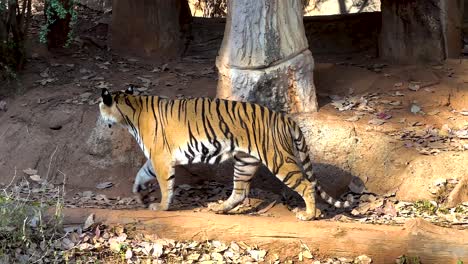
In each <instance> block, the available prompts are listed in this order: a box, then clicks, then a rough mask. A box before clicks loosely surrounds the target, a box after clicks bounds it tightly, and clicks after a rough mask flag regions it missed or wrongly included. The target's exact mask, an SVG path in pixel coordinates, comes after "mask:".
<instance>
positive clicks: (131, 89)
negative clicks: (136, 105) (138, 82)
mask: <svg viewBox="0 0 468 264" xmlns="http://www.w3.org/2000/svg"><path fill="white" fill-rule="evenodd" d="M133 91H134V90H133V85H130V86H128V88H127V90H125V93H126V94H130V95H133Z"/></svg>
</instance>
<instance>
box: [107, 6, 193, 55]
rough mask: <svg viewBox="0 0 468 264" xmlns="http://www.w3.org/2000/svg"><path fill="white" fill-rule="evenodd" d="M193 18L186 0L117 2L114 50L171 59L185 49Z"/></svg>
mask: <svg viewBox="0 0 468 264" xmlns="http://www.w3.org/2000/svg"><path fill="white" fill-rule="evenodd" d="M191 21H192V15H191V12H190V7H189V5H188V2H187V0H140V1H128V0H114V1H113V5H112V40H111V46H112V49H113V50H116V51H120V52H122V53H126V54H131V55H139V56H145V57H151V58H162V59H171V58H175V57H178V56H180V55H181V54H182V53H183V51H184V50H185V46H186V42H187V41H188V40H189V36H190V24H191Z"/></svg>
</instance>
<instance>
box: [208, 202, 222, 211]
mask: <svg viewBox="0 0 468 264" xmlns="http://www.w3.org/2000/svg"><path fill="white" fill-rule="evenodd" d="M208 210H210V211H213V212H215V213H218V214H222V213H224V212H225V210H224V203H217V202H213V203H209V204H208Z"/></svg>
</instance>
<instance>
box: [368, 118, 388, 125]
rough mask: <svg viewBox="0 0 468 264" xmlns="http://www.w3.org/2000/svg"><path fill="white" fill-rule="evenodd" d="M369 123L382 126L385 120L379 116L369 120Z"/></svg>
mask: <svg viewBox="0 0 468 264" xmlns="http://www.w3.org/2000/svg"><path fill="white" fill-rule="evenodd" d="M368 124H369V125H376V126H381V125H383V124H385V120H382V119H378V118H373V119H371V120H369V122H368Z"/></svg>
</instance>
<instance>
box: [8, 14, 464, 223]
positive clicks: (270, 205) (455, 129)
mask: <svg viewBox="0 0 468 264" xmlns="http://www.w3.org/2000/svg"><path fill="white" fill-rule="evenodd" d="M87 19H88V20H87V21H83V20H81V22H80V24H79V31H78V32H79V34H78V35H79V36H80V35H81V36H88V37H89V36H92V37H93V38H92V41H89V38H87V37H82V38H80V39H78V40H77V41H76V43H75V44H74V45H73V47H72V48H70V49H64V50H61V51H54V52H51V51H48V50H47V49H46V48H44V47H43V46H41V45H38V44H37V43H36V41H35V40H33V41H32V44H31V51H30V56H29V59H28V64H27V66H26V69H25V71H24V72H23V73H21V75H20V76H18V80H17V81H12V82H10V83H4V84H2V89H1V90H0V92H1V93H2V94H0V102H5V103H4V104H2V105H1V106H2V109H0V183H1V184H3V185H6V184H8V183H9V182H10V181H11V180H12V179H13V178H16V179H19V178H23V177H25V178H27V179H28V180H29V181H31V179H29V178H28V177H29V176H30V175H31V174H30V175H28V174H25V173H24V172H23V170H25V169H28V168H31V169H34V170H37V172H35V173H34V174H37V175H40V177H41V180H47V182H49V183H51V184H53V185H60V184H62V183H63V182H65V187H66V194H67V199H68V206H69V207H102V208H106V207H107V208H131V209H136V208H140V209H141V207H140V206H139V205H137V204H136V202H135V201H134V200H133V199H132V194H131V186H132V182H133V179H134V176H135V174H136V172H137V170H138V168H139V166H141V165H142V164H143V162H144V157H143V155H142V153H141V151H140V150H139V148H138V146H137V145H136V144H135V143H134V140H133V138H131V136H130V135H129V134H128V132H127V131H124V130H123V129H118V128H117V129H114V128H113V129H108V128H106V127H103V126H102V124H100V122H99V119H98V115H99V111H98V106H97V104H98V102H99V97H100V88H109V89H111V90H121V89H125V88H126V87H127V85H129V84H133V85H135V86H136V87H138V91H139V92H141V93H147V94H156V95H164V96H167V97H170V98H180V97H198V96H209V97H215V96H216V82H217V80H216V79H217V73H216V68H215V66H214V59H215V58H214V56H213V54H215V52H214V50H215V49H216V45H215V44H211V45H208V47H206V52H205V53H203V52H202V53H200V52H199V53H196V54H193V53H189V54H186V55H185V56H184V57H183V58H182V59H180V60H177V61H170V62H154V61H151V60H143V59H138V58H127V57H123V56H120V55H117V54H113V53H112V52H111V51H108V50H106V49H105V48H103V49H102V48H100V46H101V44H102V43H105V38H106V37H107V25H106V23H97V22H98V21H101V22H102V19H101V17H98V16H96V14H95V13H93V12H91V11H89V14H87ZM36 30H37V27H36ZM200 42H202V41H200ZM315 59H316V71H315V76H316V79H315V82H316V88H317V93H318V95H319V105H320V110H319V112H318V113H316V114H312V115H302V116H299V117H298V119H299V120H306V121H305V125H304V126H305V130H306V134H308V135H311V136H310V137H311V138H312V139H311V140H312V142H313V144H314V146H311V149H312V150H316V151H315V152H314V153H313V154H314V157H315V158H316V162H317V163H318V164H317V169H316V173H317V175H318V178H319V180H323V181H324V182H326V183H327V184H326V185H327V186H326V187H327V188H330V189H332V190H331V192H332V193H334V194H337V195H339V194H341V193H343V192H344V191H346V189H347V187H346V186H347V185H348V183H349V182H350V181H353V179H356V181H357V183H356V184H355V185H356V186H358V185H363V184H364V185H365V186H366V188H367V191H365V192H363V191H362V189H361V191H360V194H361V196H359V197H362V195H363V194H366V195H375V196H376V197H379V196H382V197H385V199H386V198H388V197H393V199H396V198H395V195H396V197H397V198H398V199H401V200H411V199H412V200H417V199H421V198H426V199H427V198H428V197H432V196H433V195H436V194H438V190H435V191H433V192H432V193H431V188H438V187H437V186H438V185H437V181H439V185H440V182H442V183H441V184H442V185H443V186H449V187H447V188H445V189H444V191H445V193H443V194H440V195H441V196H443V198H441V199H442V200H440V202H446V201H447V199H449V197H448V196H449V195H450V192H451V191H452V190H453V189H454V188H455V189H456V188H458V189H459V190H458V193H457V194H456V195H455V196H457V197H455V198H453V197H452V199H455V200H456V201H457V202H458V203H459V204H461V203H462V202H466V201H467V195H466V193H468V192H466V190H467V188H468V187H467V186H468V183H466V178H467V177H468V173H467V168H468V166H467V165H468V130H467V129H468V78H467V77H466V76H467V73H468V60H466V59H459V60H448V61H447V62H445V63H444V64H441V65H406V66H401V65H389V64H386V63H385V62H382V61H379V60H378V59H376V58H374V57H373V56H372V55H369V54H349V55H346V56H334V57H326V56H323V55H322V56H320V57H316V58H315ZM370 109H371V110H372V111H371V110H370ZM307 120H308V121H307ZM310 120H317V121H316V122H317V124H325V125H323V126H321V125H320V126H319V125H315V126H314V125H312V128H310V126H308V125H307V122H311V121H310ZM344 128H349V130H346V129H345V130H343V131H341V132H340V129H344ZM336 131H338V132H337V133H338V134H337V139H335V140H334V141H333V140H331V139H330V138H333V137H334V134H333V133H334V132H336ZM349 131H354V132H353V133H356V134H358V135H359V137H355V135H354V136H353V135H350V134H346V133H349ZM327 133H328V134H327ZM341 137H343V138H342V139H343V141H347V140H356V138H359V139H358V140H360V141H362V142H363V143H362V144H360V145H359V146H356V147H355V148H356V149H358V151H359V153H356V152H353V151H352V150H349V149H346V148H354V147H353V145H346V147H345V149H344V150H343V149H342V148H341V147H340V146H342V145H340V144H337V143H336V141H338V140H341ZM381 138H385V139H386V140H385V141H384V142H385V144H386V145H382V146H378V145H379V144H381V142H382V141H379V139H381ZM366 142H367V143H366ZM310 144H311V142H309V145H310ZM351 156H353V157H352V160H351V159H350V157H351ZM374 156H375V157H374ZM380 157H383V158H380ZM340 164H341V165H340ZM343 164H345V165H343ZM364 174H367V175H364ZM176 175H177V177H176V179H177V185H179V188H178V191H177V196H176V200H175V202H174V205H173V207H172V209H173V210H191V211H206V210H205V206H206V203H207V202H210V201H216V200H219V199H222V198H224V197H226V196H227V195H228V194H229V191H230V189H229V188H231V187H230V181H231V177H232V176H231V175H232V164H230V163H227V164H224V165H222V166H221V167H220V168H214V167H207V166H194V167H190V168H188V167H179V168H177V170H176ZM354 176H357V177H354ZM334 177H337V178H339V179H343V178H347V180H334V179H335V178H334ZM31 182H32V184H36V183H35V181H34V180H32V181H31ZM462 185H463V186H464V187H463V186H462ZM415 186H416V187H415ZM457 186H458V187H457ZM460 186H462V187H460ZM439 187H440V186H439ZM253 188H254V190H253V193H252V197H253V199H252V201H251V202H252V203H253V204H256V205H258V204H262V206H260V207H259V208H260V209H258V208H257V209H255V210H260V213H258V214H265V213H267V214H268V216H269V217H268V218H266V220H265V223H267V222H268V221H269V219H271V217H274V218H275V219H277V220H278V221H280V220H282V219H290V220H289V221H295V220H294V219H293V218H291V215H293V212H291V210H293V209H294V208H295V207H296V206H302V204H301V201H300V199H298V198H297V196H294V195H293V194H291V193H290V192H288V191H287V190H286V189H285V188H284V187H283V186H282V185H281V183H279V182H278V181H277V180H276V179H274V178H273V177H270V176H269V175H268V173H266V172H263V173H261V175H259V177H257V178H256V179H255V181H254V183H253ZM420 188H424V189H420ZM156 189H157V188H156ZM333 189H334V191H333ZM352 191H353V192H358V193H359V191H356V190H352ZM392 193H393V194H392ZM421 193H423V194H421ZM384 195H387V196H384ZM157 197H158V192H157V191H156V192H155V193H154V197H153V198H152V199H157ZM405 198H408V199H405ZM358 199H361V201H364V202H370V203H372V202H373V201H367V200H365V199H362V198H358ZM457 199H458V200H457ZM371 200H372V199H371ZM374 200H375V199H374ZM382 201H383V200H382ZM455 205H456V204H455ZM379 206H381V207H382V208H383V207H384V206H382V204H380V205H378V206H375V207H374V208H371V209H370V210H371V211H372V210H373V209H375V208H377V207H379ZM247 207H248V208H249V209H248V210H250V207H249V206H248V205H247ZM254 207H255V206H254ZM371 207H372V206H371ZM262 208H263V209H262ZM321 208H322V209H324V210H325V213H324V216H325V218H327V219H328V220H332V221H334V220H336V219H337V218H333V217H335V216H336V215H341V214H342V212H338V213H337V212H335V211H332V210H331V209H330V210H328V207H326V206H321ZM255 210H254V211H255ZM327 210H328V211H327ZM368 210H369V209H368ZM136 212H137V211H136ZM257 212H258V211H257ZM366 212H367V211H365V212H364V213H366ZM136 214H137V213H136ZM348 215H349V214H348ZM245 217H246V218H248V217H249V216H245ZM338 218H341V216H339V217H338ZM345 218H346V217H345ZM361 219H362V218H361ZM399 221H400V222H398V221H396V222H392V224H402V223H403V222H404V220H401V219H400V220H399ZM402 221H403V222H402ZM463 221H465V220H463ZM463 221H462V223H461V224H457V226H458V228H462V229H465V228H466V226H467V224H468V223H463ZM371 222H372V221H371ZM219 224H222V223H219ZM265 229H268V225H266V226H265Z"/></svg>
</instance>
